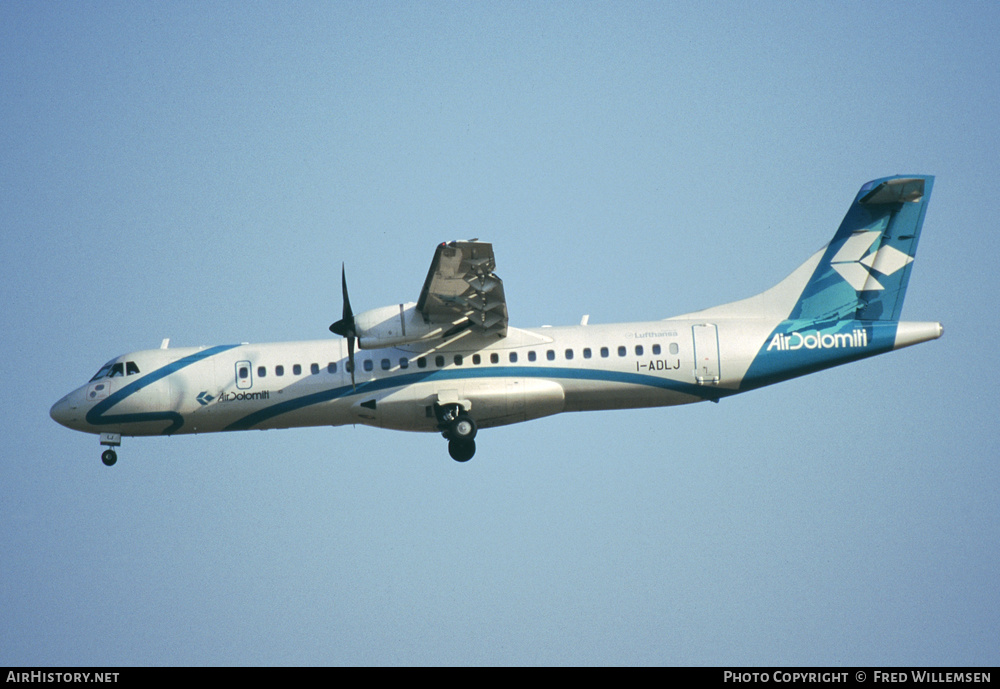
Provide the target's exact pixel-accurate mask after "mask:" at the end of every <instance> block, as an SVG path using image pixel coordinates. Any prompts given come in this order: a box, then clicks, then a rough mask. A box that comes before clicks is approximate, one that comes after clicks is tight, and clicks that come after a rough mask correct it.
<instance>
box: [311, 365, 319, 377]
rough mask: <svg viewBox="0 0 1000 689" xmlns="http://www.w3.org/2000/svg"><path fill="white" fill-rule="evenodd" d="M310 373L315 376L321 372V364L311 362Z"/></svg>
mask: <svg viewBox="0 0 1000 689" xmlns="http://www.w3.org/2000/svg"><path fill="white" fill-rule="evenodd" d="M309 373H311V374H313V375H314V376H315V375H316V374H317V373H319V364H309Z"/></svg>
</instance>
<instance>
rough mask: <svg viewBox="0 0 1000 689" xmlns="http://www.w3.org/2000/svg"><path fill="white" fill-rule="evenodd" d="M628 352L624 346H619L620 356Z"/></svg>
mask: <svg viewBox="0 0 1000 689" xmlns="http://www.w3.org/2000/svg"><path fill="white" fill-rule="evenodd" d="M627 353H628V352H627V351H626V350H625V348H624V347H618V356H625V355H626V354H627Z"/></svg>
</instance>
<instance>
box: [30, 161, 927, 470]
mask: <svg viewBox="0 0 1000 689" xmlns="http://www.w3.org/2000/svg"><path fill="white" fill-rule="evenodd" d="M933 183H934V177H932V176H929V175H923V176H920V175H909V176H902V175H900V176H894V177H885V178H881V179H876V180H873V181H871V182H868V183H866V184H864V185H863V186H862V187H861V189H860V191H859V192H858V194H857V196H856V197H855V199H854V201H853V203H852V204H851V206H850V209H849V210H848V211H847V215H846V216H845V217H844V220H843V222H842V223H841V224H840V227H839V229H838V230H837V232H836V234H835V235H834V236H833V239H832V240H831V241H830V242H829V243H828V244H827V245H826V246H825V247H823V248H822V249H820V250H819V251H817V252H816V253H815V254H813V255H812V256H811V257H810V258H809V259H808V260H807V261H806V262H805V263H803V264H802V265H801V266H799V267H798V268H797V269H796V270H795V271H793V272H792V273H791V274H790V275H789V276H788V277H787V278H785V279H784V280H782V281H781V282H779V283H778V284H776V285H775V286H774V287H772V288H770V289H768V290H766V291H764V292H762V293H761V294H758V295H756V296H753V297H750V298H747V299H743V300H740V301H735V302H731V303H728V304H723V305H721V306H715V307H712V308H708V309H705V310H702V311H696V312H693V313H687V314H684V315H681V316H675V317H673V318H667V319H664V320H652V321H643V322H634V323H614V324H606V325H591V324H589V322H588V317H587V316H584V318H583V319H582V321H581V323H580V324H579V325H574V326H567V327H547V326H546V327H541V328H525V329H520V328H515V327H513V326H510V325H508V314H507V302H506V299H505V297H504V290H503V282H502V281H501V280H500V278H499V277H497V275H496V273H495V272H494V271H495V269H496V259H495V256H494V253H493V246H492V244H490V243H487V242H480V241H478V240H468V241H452V242H446V243H442V244H440V245H439V246H437V248H436V250H435V252H434V257H433V260H432V262H431V266H430V270H429V271H428V273H427V278H426V280H425V281H424V285H423V288H422V289H421V291H420V295H419V298H418V299H417V301H416V302H407V303H400V304H393V305H390V306H384V307H380V308H376V309H372V310H369V311H364V312H363V313H359V314H354V312H353V310H352V308H351V302H350V299H349V297H348V292H347V277H346V271H345V269H344V267H343V266H342V267H341V291H342V298H343V310H342V318H341V319H340V320H338V321H337V322H336V323H334V324H333V325H331V326H330V328H329V329H330V331H331V332H333V333H334V334H336V335H339V336H340V339H330V338H327V339H320V340H315V341H308V342H284V343H271V344H246V343H244V344H226V345H218V346H214V347H184V348H171V347H170V346H169V340H164V341H163V344H162V345H161V347H160V348H159V349H153V350H145V351H137V352H132V353H129V354H123V355H122V356H119V357H116V358H114V359H112V360H111V361H109V362H108V363H106V364H105V365H104V366H102V367H101V368H100V370H98V372H97V374H96V375H94V377H93V378H91V379H90V380H89V381H88V382H87V383H86V384H84V385H82V386H80V387H79V388H77V389H75V390H74V391H72V392H70V393H69V394H68V395H66V396H64V397H63V398H62V399H60V400H59V401H58V402H56V403H55V405H53V407H52V409H51V412H50V415H51V416H52V418H53V419H54V420H55V421H57V422H58V423H60V424H62V425H63V426H66V427H68V428H71V429H74V430H78V431H83V432H85V433H93V434H98V435H99V436H100V444H101V445H102V446H104V447H106V448H107V449H106V450H104V451H103V454H102V456H101V458H102V461H103V462H104V464H106V465H108V466H111V465H113V464H114V463H115V462H116V461H117V454H116V452H115V449H114V448H116V447H118V446H119V445H120V444H121V439H122V437H123V436H149V435H180V434H185V433H214V432H219V431H245V430H256V429H260V430H264V429H273V428H294V427H301V426H340V425H347V424H365V425H370V426H375V427H379V428H388V429H395V430H403V431H424V432H434V433H441V434H442V435H443V436H444V438H445V439H446V440H447V441H448V451H449V454H450V455H451V457H452V458H453V459H455V460H456V461H459V462H465V461H468V460H469V459H471V458H472V456H473V455H474V454H475V452H476V438H477V433H478V432H479V431H480V430H482V429H488V428H492V427H495V426H502V425H506V424H513V423H518V422H521V421H528V420H531V419H538V418H541V417H545V416H550V415H552V414H559V413H562V412H570V411H593V410H606V409H634V408H640V407H662V406H671V405H677V404H689V403H692V402H703V401H711V402H718V401H719V400H721V399H722V398H724V397H729V396H730V395H736V394H739V393H742V392H747V391H749V390H754V389H756V388H760V387H763V386H765V385H772V384H774V383H778V382H780V381H784V380H788V379H791V378H795V377H798V376H803V375H806V374H809V373H813V372H816V371H820V370H823V369H827V368H830V367H833V366H839V365H841V364H846V363H849V362H853V361H857V360H860V359H864V358H867V357H871V356H875V355H878V354H883V353H885V352H888V351H891V350H895V349H900V348H902V347H908V346H910V345H915V344H918V343H921V342H926V341H928V340H934V339H937V338H938V337H940V336H941V335H942V334H943V332H944V330H943V327H942V325H941V324H940V323H936V322H906V321H900V320H899V318H900V311H901V309H902V306H903V297H904V296H905V293H906V287H907V284H908V282H909V278H910V271H911V269H912V268H913V260H914V256H915V255H916V250H917V242H918V240H919V239H920V231H921V228H922V226H923V221H924V215H925V214H926V212H927V203H928V200H929V198H930V193H931V188H932V186H933ZM799 198H802V196H801V195H800V196H799Z"/></svg>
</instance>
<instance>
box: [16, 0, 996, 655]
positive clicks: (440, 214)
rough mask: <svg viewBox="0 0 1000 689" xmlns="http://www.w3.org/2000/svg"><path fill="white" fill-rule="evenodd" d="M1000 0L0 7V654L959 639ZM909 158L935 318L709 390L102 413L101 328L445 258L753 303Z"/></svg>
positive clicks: (261, 328) (989, 356)
mask: <svg viewBox="0 0 1000 689" xmlns="http://www.w3.org/2000/svg"><path fill="white" fill-rule="evenodd" d="M998 30H1000V9H998V7H997V5H996V4H995V3H977V2H963V3H927V2H914V3H909V4H907V7H906V10H905V11H901V9H900V8H899V7H896V6H894V5H891V4H872V3H862V2H858V3H851V2H838V3H740V2H732V3H704V4H695V5H684V6H682V5H681V4H680V3H678V4H676V6H675V5H674V4H666V3H596V2H595V3H574V4H570V3H467V4H461V3H385V4H383V3H325V2H324V3H296V4H285V3H262V4H258V3H211V4H206V3H178V2H171V3H160V4H156V5H148V4H144V3H138V4H137V3H101V2H95V3H71V4H67V3H48V2H33V3H10V2H8V3H2V4H0V116H2V120H3V122H4V126H3V127H2V128H0V150H2V151H3V152H4V153H3V155H2V156H0V227H2V232H0V262H2V263H0V267H2V275H3V280H4V289H5V294H6V297H7V298H6V299H4V300H3V303H2V305H0V309H2V311H0V315H2V322H3V324H4V327H3V328H2V330H0V352H2V353H3V356H2V357H0V372H2V373H3V374H4V379H5V380H6V381H7V383H8V394H7V405H6V409H7V413H6V419H7V421H6V425H7V433H6V434H5V437H6V452H5V453H3V461H2V464H0V467H2V469H0V471H2V473H0V477H2V480H0V611H2V614H0V664H10V665H131V664H138V665H174V664H180V665H191V664H212V665H218V664H222V665H227V664H442V663H444V664H512V663H513V664H712V665H718V664H737V665H743V664H747V665H753V664H763V665H783V664H804V665H809V664H823V665H856V664H857V665H896V664H904V665H905V664H919V665H924V664H930V665H934V664H947V665H951V664H955V665H966V664H972V665H975V664H989V665H996V664H997V662H998V661H1000V654H998V652H997V643H996V639H997V638H998V636H1000V604H998V602H997V596H996V582H997V581H998V580H1000V564H998V550H1000V548H998V541H997V533H998V531H1000V529H998V526H1000V525H998V517H1000V502H998V500H997V495H998V494H1000V469H998V461H997V460H998V456H1000V443H998V435H1000V433H998V430H997V423H996V413H997V409H998V401H1000V400H998V393H997V389H998V386H1000V376H998V374H997V370H996V366H995V363H994V359H995V356H994V353H993V351H994V349H995V346H994V345H993V344H991V342H992V341H993V340H992V337H993V336H992V327H991V325H990V323H991V319H992V317H993V315H994V314H995V312H996V304H997V303H998V300H1000V289H998V281H997V278H996V270H995V263H996V258H995V257H996V256H997V255H998V253H1000V239H998V235H1000V233H998V232H997V231H996V230H997V227H996V218H997V217H998V213H1000V208H998V206H1000V201H998V199H1000V195H998V194H997V193H996V192H995V191H994V190H993V187H992V185H993V183H994V181H995V180H996V179H997V177H998V173H1000V169H998V163H997V161H998V160H1000V134H998V125H997V119H996V113H997V112H1000V76H998V72H997V69H996V66H997V64H998V62H1000V48H998V45H997V41H996V35H997V32H998ZM897 173H903V174H905V173H920V174H933V175H936V176H937V179H936V182H935V185H934V192H933V197H932V199H931V202H930V208H929V211H928V214H927V219H926V222H925V225H924V233H923V237H922V240H921V245H920V252H919V254H918V258H917V261H916V263H915V265H914V270H913V274H912V279H911V282H910V289H909V292H908V296H907V301H906V306H905V307H904V311H903V316H904V318H905V319H908V320H940V321H942V322H943V323H944V325H945V335H944V337H943V338H941V339H940V340H937V341H934V342H931V343H928V344H924V345H921V346H919V347H915V348H911V349H907V350H903V351H900V352H895V353H892V354H889V355H887V356H884V357H878V358H875V359H871V360H867V361H864V362H860V363H857V364H854V365H851V366H848V367H842V368H839V369H834V370H831V371H826V372H823V373H820V374H816V375H813V376H809V377H806V378H803V379H799V380H795V381H790V382H787V383H782V384H780V385H777V386H774V387H771V388H767V389H763V390H759V391H756V392H753V393H750V394H747V395H744V396H739V397H736V398H732V399H727V400H724V401H723V402H722V403H720V404H718V405H712V404H702V405H693V406H688V407H681V408H674V409H656V410H640V411H624V412H609V413H601V414H580V415H571V414H567V415H562V416H558V417H553V418H548V419H542V420H538V421H534V422H531V423H528V424H522V425H518V426H513V427H508V428H500V429H493V430H489V431H486V432H484V433H482V434H480V437H479V439H478V445H479V450H478V452H477V454H476V457H475V459H474V460H473V461H471V462H469V463H468V464H465V465H459V464H457V463H455V462H453V461H452V460H451V459H449V458H448V456H447V452H446V448H445V443H444V442H443V441H442V440H441V438H440V437H437V436H434V435H417V434H404V433H392V432H384V431H376V430H373V429H370V428H365V427H356V428H351V427H345V428H330V429H303V430H289V431H269V432H263V433H256V432H250V433H235V434H221V435H207V436H185V437H177V438H150V439H126V440H125V443H124V444H123V446H122V448H121V451H120V453H119V462H118V464H117V465H116V466H115V467H114V468H113V469H107V468H105V467H104V466H103V465H102V464H101V463H100V459H99V447H98V443H97V441H96V439H95V438H93V437H90V436H86V435H83V434H79V433H75V432H72V431H69V430H67V429H64V428H62V427H60V426H58V425H56V424H55V423H54V422H52V421H51V419H49V416H48V409H49V407H50V406H51V405H52V403H54V402H55V401H56V400H57V399H59V397H61V396H62V395H63V394H64V393H66V392H68V391H69V390H70V389H72V388H74V387H76V386H77V385H79V384H81V383H82V382H83V381H85V380H86V379H87V378H88V377H89V376H91V375H92V374H93V373H94V372H95V371H96V370H97V369H98V367H100V365H101V364H102V363H104V362H105V361H107V360H108V359H110V358H112V357H113V356H117V355H118V354H121V353H124V352H127V351H132V350H136V349H144V348H155V347H157V346H158V345H159V343H160V341H161V340H162V339H163V338H165V337H170V338H171V342H172V344H173V345H175V346H183V345H198V344H206V345H209V344H219V343H229V342H238V341H258V342H259V341H277V340H296V339H320V338H324V337H327V336H329V333H328V332H327V326H328V325H329V324H330V323H331V322H332V321H334V320H336V319H337V318H339V315H340V308H341V304H340V285H339V279H340V276H339V267H340V264H341V262H345V263H346V265H347V270H348V276H349V279H350V285H351V299H352V302H353V304H354V307H355V309H356V310H359V311H360V310H364V309H366V308H372V307H375V306H381V305H384V304H389V303H396V302H399V301H408V300H413V299H415V298H416V296H417V294H418V292H419V289H420V286H421V284H422V280H423V278H424V275H425V274H426V270H427V266H428V265H429V262H430V259H431V256H432V254H433V248H434V246H435V245H436V244H437V243H439V242H441V241H445V240H451V239H458V238H469V237H479V238H482V239H484V240H488V241H491V242H493V244H494V248H495V251H496V255H497V262H498V267H497V272H498V274H499V275H500V276H501V277H502V278H503V279H504V285H505V291H506V295H507V299H508V306H509V312H510V317H511V323H512V324H513V325H516V326H521V327H532V326H538V325H542V324H553V325H561V324H573V323H577V322H579V320H580V317H581V316H582V315H583V314H590V316H591V322H592V323H606V322H615V321H623V320H644V319H652V318H664V317H668V316H671V315H676V314H680V313H685V312H688V311H692V310H695V309H698V308H702V307H706V306H710V305H713V304H717V303H722V302H726V301H731V300H734V299H737V298H741V297H744V296H749V295H751V294H754V293H756V292H759V291H760V290H762V289H765V288H767V287H769V286H770V285H772V284H774V283H775V282H777V281H778V280H779V279H781V278H782V277H784V276H785V275H786V274H787V273H789V272H790V271H791V270H792V269H794V268H795V267H796V266H798V265H799V264H800V263H801V262H802V261H803V260H804V259H805V258H806V257H807V256H808V255H809V254H811V253H812V252H813V251H814V250H816V249H817V248H819V247H820V246H821V245H823V244H824V243H825V242H826V241H828V240H829V239H830V237H832V235H833V232H834V231H835V229H836V227H837V225H838V224H839V222H840V220H841V219H842V217H843V214H844V212H845V211H846V210H847V207H848V205H849V204H850V202H851V200H852V199H853V197H854V195H855V193H856V192H857V190H858V188H859V187H860V185H861V184H862V183H864V182H865V181H867V180H869V179H873V178H876V177H882V176H886V175H892V174H897Z"/></svg>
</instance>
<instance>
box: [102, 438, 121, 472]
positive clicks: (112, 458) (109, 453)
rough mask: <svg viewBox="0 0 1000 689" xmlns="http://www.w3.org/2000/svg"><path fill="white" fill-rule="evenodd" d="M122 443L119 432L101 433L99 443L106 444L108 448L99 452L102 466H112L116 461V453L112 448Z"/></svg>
mask: <svg viewBox="0 0 1000 689" xmlns="http://www.w3.org/2000/svg"><path fill="white" fill-rule="evenodd" d="M121 444H122V434H121V433H101V445H107V447H108V449H107V450H105V451H104V452H102V453H101V461H102V462H104V466H108V467H110V466H114V465H115V462H117V461H118V453H117V452H115V451H114V449H112V448H116V447H118V446H119V445H121Z"/></svg>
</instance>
